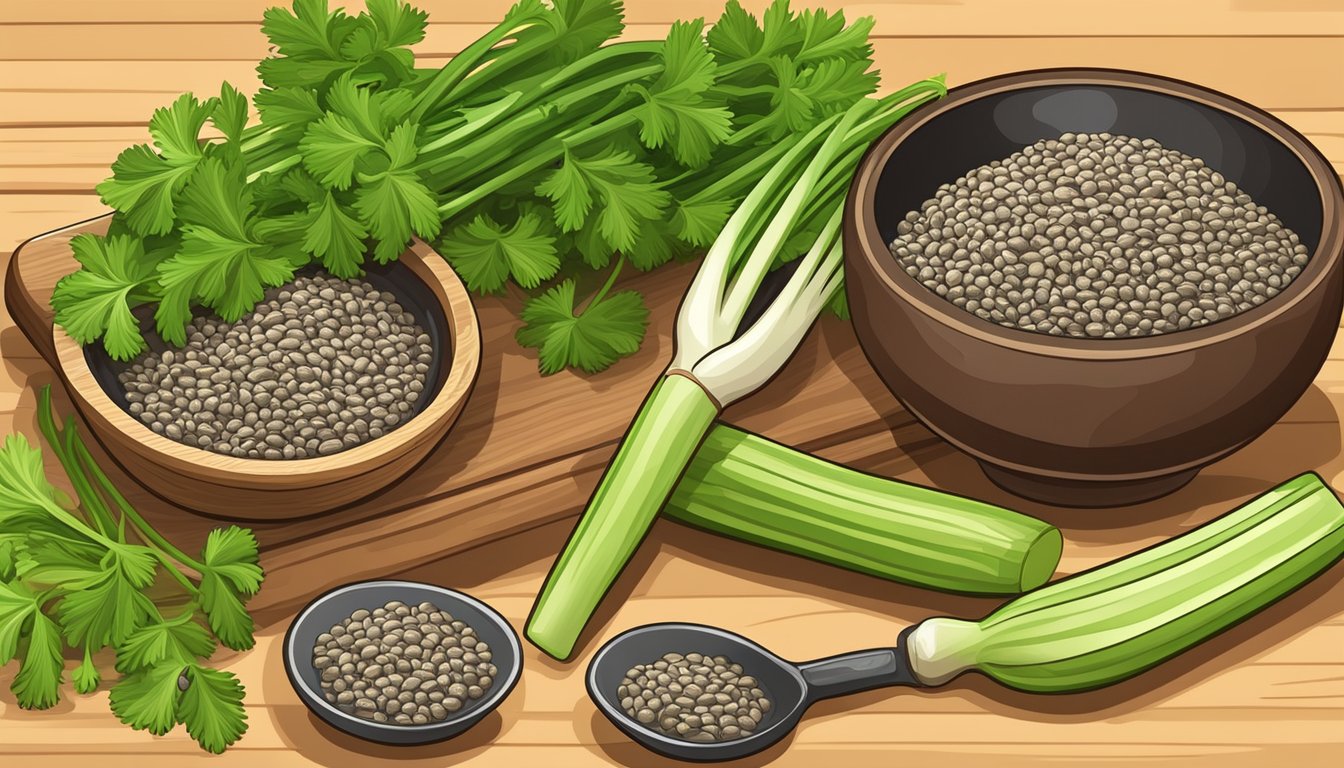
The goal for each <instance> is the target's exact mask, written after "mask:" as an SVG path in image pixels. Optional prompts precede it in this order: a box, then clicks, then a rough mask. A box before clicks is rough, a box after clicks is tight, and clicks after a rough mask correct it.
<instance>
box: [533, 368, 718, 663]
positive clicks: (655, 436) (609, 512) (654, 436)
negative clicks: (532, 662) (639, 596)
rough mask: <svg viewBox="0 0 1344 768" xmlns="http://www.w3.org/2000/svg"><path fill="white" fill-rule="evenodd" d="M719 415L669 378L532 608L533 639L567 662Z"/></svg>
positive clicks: (694, 388) (694, 391)
mask: <svg viewBox="0 0 1344 768" xmlns="http://www.w3.org/2000/svg"><path fill="white" fill-rule="evenodd" d="M717 415H718V407H717V406H716V405H715V403H714V401H713V400H711V399H710V397H709V395H707V394H705V391H704V390H703V389H701V388H700V385H699V384H697V383H695V382H694V381H691V380H690V379H688V378H686V377H685V376H678V375H668V376H664V377H663V378H662V379H661V380H660V381H659V382H658V383H657V384H656V385H654V388H653V391H652V392H650V393H649V396H648V398H647V399H646V400H645V401H644V405H643V406H641V408H640V410H639V415H638V416H636V417H635V421H634V423H632V424H631V425H630V431H629V432H627V433H626V435H625V439H624V440H622V441H621V447H620V448H619V449H618V450H617V452H616V456H615V458H613V459H612V460H611V463H610V464H609V465H608V466H607V471H606V472H605V473H604V474H603V475H602V480H601V481H600V482H599V483H598V486H597V490H596V491H594V492H593V497H592V499H591V500H590V501H589V502H588V507H587V509H586V510H585V511H584V513H583V516H582V517H581V518H580V519H579V522H578V525H576V526H575V528H574V532H573V533H571V534H570V537H569V541H567V542H566V543H565V549H564V551H562V552H561V553H560V556H559V557H558V558H557V559H556V561H555V565H554V566H552V568H551V573H550V575H549V576H547V578H546V585H545V587H543V588H542V592H541V594H540V595H538V597H537V602H536V604H535V605H534V606H533V607H532V615H531V616H530V617H529V618H528V621H527V631H526V634H527V638H528V639H529V640H531V641H532V643H534V644H535V645H536V646H537V647H538V648H540V649H542V650H543V651H545V652H546V653H548V654H550V655H551V656H554V657H555V658H557V659H565V658H568V657H569V655H570V653H572V652H573V650H574V643H575V641H576V640H577V639H578V636H579V633H580V632H581V631H582V630H583V627H584V625H585V624H587V622H588V618H589V617H590V616H591V615H592V613H593V611H594V609H596V608H597V605H598V603H599V602H601V600H602V597H603V596H605V595H606V593H607V590H609V589H610V588H611V585H612V584H613V583H614V582H615V581H616V577H617V576H618V575H619V574H620V572H621V569H623V568H624V567H625V564H626V562H627V561H628V560H629V559H630V557H631V555H633V554H634V552H635V549H636V547H638V546H639V542H640V541H642V540H643V539H644V536H645V534H647V533H648V530H649V527H650V526H651V525H653V519H654V517H655V516H657V514H658V510H659V509H660V508H662V506H663V504H664V503H665V502H666V501H667V497H668V496H669V495H670V494H671V493H672V489H673V487H674V486H675V485H676V483H677V480H678V479H679V478H680V477H681V474H682V472H683V471H685V469H686V465H687V464H689V463H690V461H691V457H692V456H694V455H695V451H696V449H697V448H699V447H700V442H701V440H703V439H704V437H705V433H706V432H708V431H709V428H710V426H711V425H712V424H713V423H714V419H715V417H716V416H717Z"/></svg>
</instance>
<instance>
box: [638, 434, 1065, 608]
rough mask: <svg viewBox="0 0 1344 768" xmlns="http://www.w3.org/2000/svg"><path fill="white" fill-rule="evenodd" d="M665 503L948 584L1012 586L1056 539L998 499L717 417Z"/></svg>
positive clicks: (731, 527)
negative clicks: (829, 456) (918, 480)
mask: <svg viewBox="0 0 1344 768" xmlns="http://www.w3.org/2000/svg"><path fill="white" fill-rule="evenodd" d="M664 513H665V514H666V515H667V516H668V517H670V518H671V519H673V520H676V521H678V522H682V523H687V524H689V525H693V526H695V527H698V528H703V529H706V530H710V531H713V532H715V533H720V534H723V535H725V536H730V537H733V538H736V539H741V540H744V541H750V542H752V543H755V544H760V545H762V546H766V547H771V548H773V549H779V550H783V551H785V552H791V553H793V554H797V555H802V556H804V557H810V558H812V559H815V560H821V561H823V562H827V563H831V564H833V565H838V566H841V567H843V568H848V569H850V570H853V571H859V572H862V573H868V574H872V575H874V576H880V577H882V578H887V579H893V580H895V581H901V582H905V583H908V584H915V585H918V586H921V587H929V588H932V589H941V590H945V591H950V592H968V593H978V594H1014V595H1015V594H1018V593H1019V592H1025V591H1027V590H1031V589H1035V588H1036V587H1039V586H1041V585H1042V584H1044V583H1045V582H1046V581H1047V580H1049V578H1050V576H1051V575H1052V574H1053V573H1054V572H1055V566H1056V565H1058V563H1059V556H1060V550H1061V548H1062V545H1063V539H1062V538H1061V536H1060V534H1059V530H1058V529H1056V528H1055V527H1054V526H1052V525H1050V524H1049V523H1046V522H1042V521H1040V520H1037V519H1035V518H1032V517H1027V516H1026V515H1021V514H1018V513H1016V512H1013V511H1011V510H1008V509H1004V508H1003V507H996V506H994V505H993V504H986V503H984V502H981V501H976V500H974V499H968V498H965V497H963V496H956V495H953V494H950V493H943V492H940V491H935V490H933V489H930V488H923V487H921V486H918V485H911V484H909V483H902V482H900V481H897V480H889V479H887V478H882V477H877V476H875V475H869V474H865V473H863V472H859V471H857V470H853V469H849V468H848V467H843V466H840V465H839V464H833V463H831V462H829V461H826V460H824V459H819V458H817V457H815V456H811V455H809V454H807V453H803V452H802V451H798V450H794V449H792V448H789V447H787V446H783V445H780V444H779V443H776V442H773V441H771V440H767V439H765V438H763V437H759V436H757V435H753V434H751V433H749V432H743V431H742V430H738V429H734V428H732V427H727V426H716V427H715V428H714V429H713V430H712V431H711V432H710V433H709V436H708V437H706V438H705V442H704V444H703V445H701V446H700V450H699V452H698V453H696V455H695V458H694V460H692V462H691V466H690V467H689V468H688V469H687V470H686V475H685V477H683V478H682V480H681V482H680V483H679V484H678V485H677V489H676V491H675V492H673V494H672V498H671V499H670V500H669V501H668V503H667V507H666V508H665V510H664Z"/></svg>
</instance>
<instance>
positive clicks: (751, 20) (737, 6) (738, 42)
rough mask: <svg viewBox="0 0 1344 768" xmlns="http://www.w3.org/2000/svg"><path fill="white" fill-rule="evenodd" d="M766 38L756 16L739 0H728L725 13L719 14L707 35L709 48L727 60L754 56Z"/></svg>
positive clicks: (717, 55)
mask: <svg viewBox="0 0 1344 768" xmlns="http://www.w3.org/2000/svg"><path fill="white" fill-rule="evenodd" d="M764 39H765V35H764V33H763V32H761V28H760V26H759V25H758V24H757V22H756V17H755V16H753V15H752V14H750V13H748V12H747V10H746V9H744V8H743V7H742V4H741V3H739V2H738V0H728V4H727V5H726V6H724V9H723V15H721V16H719V20H718V21H717V22H715V23H714V25H713V26H712V27H710V28H709V33H708V34H707V35H706V40H707V41H708V43H709V50H710V51H711V52H712V53H714V54H715V56H716V57H717V58H720V59H722V60H725V61H740V60H743V59H750V58H752V57H753V56H754V55H755V54H756V52H757V51H759V50H761V45H762V43H763V41H764Z"/></svg>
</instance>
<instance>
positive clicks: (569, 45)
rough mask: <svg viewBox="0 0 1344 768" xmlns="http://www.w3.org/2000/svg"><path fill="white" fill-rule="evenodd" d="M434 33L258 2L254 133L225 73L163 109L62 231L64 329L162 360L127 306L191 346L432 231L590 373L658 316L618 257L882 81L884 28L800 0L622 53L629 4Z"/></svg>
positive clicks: (690, 232)
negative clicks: (619, 282) (876, 41)
mask: <svg viewBox="0 0 1344 768" xmlns="http://www.w3.org/2000/svg"><path fill="white" fill-rule="evenodd" d="M425 22H426V14H425V13H424V12H422V11H419V10H416V9H414V8H412V7H411V6H409V5H407V4H405V3H404V2H402V0H368V2H367V11H365V12H362V13H359V14H358V15H354V16H351V15H348V14H346V13H345V12H344V11H342V10H331V9H329V8H328V5H327V0H295V2H294V3H293V6H292V9H284V8H272V9H270V10H268V11H266V13H265V16H264V22H263V24H262V31H263V32H264V33H265V34H266V36H267V37H268V38H269V40H270V43H271V45H272V46H273V48H274V51H275V55H273V56H272V57H270V58H267V59H265V60H264V61H262V62H261V63H260V65H259V66H258V68H257V71H258V73H259V75H260V77H261V80H262V83H263V84H264V87H263V88H262V89H261V90H260V91H259V92H258V93H257V94H256V95H255V97H254V98H253V105H254V106H255V108H256V110H257V112H258V113H259V114H260V118H261V119H260V123H258V124H253V125H248V124H247V122H248V103H247V99H246V98H245V97H244V96H243V95H242V94H241V93H240V92H239V91H238V90H237V89H235V88H233V87H232V86H231V85H229V84H227V83H226V84H224V85H223V86H222V88H221V90H220V93H219V95H218V96H212V97H210V98H206V99H204V100H202V99H198V98H197V97H196V96H194V95H192V94H184V95H183V96H181V97H179V98H178V99H177V100H176V101H174V102H173V103H172V104H170V105H168V106H166V107H163V108H161V109H159V110H157V111H155V112H154V114H153V116H152V117H151V118H150V123H149V129H150V135H151V137H152V140H153V143H152V145H149V144H140V145H136V146H133V147H131V148H129V149H127V150H125V151H124V152H122V153H121V155H120V156H119V157H118V158H117V160H116V162H115V163H114V164H113V166H112V176H111V178H109V179H108V180H106V181H104V182H103V183H101V184H100V185H98V192H99V194H100V195H101V196H102V199H103V201H104V202H105V203H107V204H108V205H109V206H111V207H112V208H114V209H115V210H116V215H115V216H114V218H113V221H112V224H111V227H110V230H109V232H108V233H107V235H106V236H101V237H99V236H92V235H85V236H81V237H79V238H76V240H75V241H74V243H73V244H72V245H73V247H74V251H75V256H76V258H77V259H78V260H79V262H80V264H81V269H80V270H79V271H78V272H76V273H74V274H72V275H69V276H68V277H66V278H65V279H64V280H62V281H61V282H60V284H59V285H58V286H57V289H56V291H55V293H54V295H53V296H52V305H53V307H54V309H55V311H56V319H57V322H58V323H60V324H61V325H62V326H64V327H65V329H66V330H67V331H68V332H69V333H70V334H71V335H72V336H73V337H75V338H76V339H77V340H79V341H80V342H81V343H86V344H87V343H92V342H94V341H97V340H99V339H101V340H102V343H103V345H104V346H105V348H106V349H107V351H108V353H109V354H111V355H112V356H113V357H114V358H117V359H122V360H125V359H130V358H132V357H134V356H135V355H136V354H138V353H140V352H142V351H143V350H144V349H145V348H146V343H145V340H144V338H143V336H142V334H141V331H140V327H139V323H138V322H137V320H136V317H135V315H133V314H132V310H133V309H134V308H135V307H138V306H141V305H153V306H154V318H155V322H156V326H157V331H158V332H159V334H161V335H162V336H163V337H164V338H165V339H167V340H168V341H170V342H175V343H181V342H182V341H183V339H184V335H185V333H184V331H185V326H186V324H187V323H188V322H189V321H190V319H191V308H192V307H194V306H197V305H201V306H204V307H207V308H209V309H210V310H213V311H214V312H215V313H217V314H219V315H220V316H221V317H223V318H224V319H226V320H230V321H233V320H237V319H238V318H240V317H242V316H243V315H245V314H247V313H248V312H249V311H250V310H251V309H252V307H253V306H254V305H255V304H256V302H257V301H258V300H259V299H260V298H261V296H262V295H263V293H264V291H265V290H266V288H268V287H271V286H276V285H279V284H282V283H284V282H286V281H288V280H289V279H291V278H292V276H293V274H294V272H295V270H297V269H300V268H302V267H304V266H306V265H309V264H318V265H321V266H322V267H323V268H325V269H327V270H328V271H330V272H331V273H332V274H335V275H337V276H341V277H353V276H356V275H358V274H360V273H361V270H362V269H363V268H364V266H365V264H366V261H367V259H369V258H372V259H373V260H374V261H377V262H388V261H391V260H394V259H396V258H397V257H398V255H399V254H400V253H401V252H402V251H403V250H404V249H405V248H406V245H407V243H408V242H409V240H410V239H411V238H412V237H420V238H424V239H426V240H430V241H434V242H436V244H437V247H438V249H439V251H440V252H441V253H442V254H443V255H444V256H445V258H447V259H448V260H449V261H450V262H451V263H452V264H453V266H454V267H455V268H456V269H457V270H458V272H459V274H461V275H462V277H463V279H464V280H465V282H466V283H467V286H468V287H469V288H470V289H471V290H472V291H474V292H476V293H481V294H486V293H495V292H498V291H502V290H505V289H506V288H508V287H509V286H510V284H512V285H514V286H516V290H522V291H526V292H528V293H529V297H528V300H527V303H526V305H525V307H524V309H523V313H522V315H523V320H524V326H523V327H522V328H521V329H520V330H519V332H518V340H519V342H520V343H522V344H524V345H526V346H529V347H535V348H537V349H538V352H539V354H538V357H539V364H540V367H541V370H542V372H543V373H553V372H555V371H558V370H561V369H563V368H565V367H568V366H573V367H577V368H580V369H583V370H585V371H598V370H601V369H603V368H605V367H607V366H608V365H610V364H611V363H612V362H614V361H615V360H617V359H619V358H621V357H623V356H625V355H628V354H631V353H633V352H634V351H635V350H636V349H638V348H639V346H640V343H641V342H642V340H643V336H644V329H645V325H646V324H647V319H648V311H647V309H646V307H645V306H644V302H643V299H642V297H640V296H639V295H638V294H637V293H634V292H632V291H628V290H613V289H612V283H613V279H614V277H615V275H617V274H618V273H619V272H620V271H621V269H622V267H623V265H624V264H626V263H627V262H628V263H629V264H630V265H631V266H632V267H634V268H635V269H638V270H650V269H654V268H656V267H658V266H660V265H662V264H665V263H667V262H669V261H671V260H673V259H677V258H686V257H690V256H692V255H694V254H695V253H696V251H697V249H700V248H703V247H704V246H707V245H708V244H709V243H710V242H712V241H713V240H714V238H715V236H717V234H718V232H719V230H720V229H721V228H722V227H723V225H724V223H725V222H726V221H727V218H728V215H729V213H730V212H731V211H732V210H733V209H734V207H735V206H736V205H737V204H738V203H739V202H741V200H742V199H743V198H744V197H745V196H746V194H747V193H748V191H750V189H751V188H752V186H753V185H754V184H755V182H756V181H757V180H759V179H760V177H761V176H762V175H763V174H764V173H765V172H766V170H767V169H769V168H770V167H771V165H772V164H773V163H774V162H775V161H777V160H778V159H779V156H780V154H781V152H782V151H783V150H782V149H781V147H783V146H784V145H786V144H787V142H786V141H784V140H785V139H786V138H788V137H791V136H795V135H799V134H802V133H806V132H807V131H809V130H811V129H812V128H813V127H815V126H816V125H817V124H819V123H820V122H821V121H823V120H825V119H826V118H828V117H830V116H832V115H835V114H838V113H840V112H843V111H844V110H845V109H846V108H848V107H849V106H850V105H852V104H854V103H855V102H856V101H858V100H859V99H861V98H862V97H864V96H865V95H866V94H868V93H870V92H872V91H873V90H874V88H876V86H877V74H876V73H875V72H873V71H871V66H872V61H871V48H870V46H869V44H868V41H867V35H868V31H869V30H870V29H871V27H872V21H871V19H867V18H864V19H860V20H858V21H856V22H854V23H853V24H850V25H848V26H847V25H846V21H845V19H844V17H843V16H842V15H840V14H828V13H826V12H824V11H804V12H801V13H795V12H793V11H792V10H790V8H789V5H788V2H787V0H777V2H775V3H774V4H773V5H771V6H770V7H769V9H768V10H766V11H765V13H764V14H763V16H762V17H761V19H760V20H759V21H758V20H757V19H756V18H755V17H754V16H752V15H751V14H749V13H748V12H746V11H745V10H743V8H742V7H741V6H740V5H739V4H738V2H737V0H729V2H728V5H727V7H726V8H725V10H724V12H723V15H722V16H721V17H720V19H719V20H718V22H717V23H716V24H714V25H713V26H712V27H711V28H710V29H709V31H708V32H707V33H706V31H705V24H704V22H703V21H702V20H694V21H683V22H677V23H676V24H674V25H673V26H672V28H671V30H670V31H669V33H668V35H667V37H666V38H665V39H663V40H661V41H631V42H611V41H612V40H613V38H615V37H616V36H618V35H619V34H620V33H621V32H622V31H623V29H624V24H623V14H622V8H621V5H620V3H619V2H616V0H553V3H551V4H549V5H547V4H543V3H542V2H541V0H519V1H518V2H517V3H516V4H515V5H514V6H513V7H512V8H510V9H509V11H508V12H507V13H506V14H505V15H504V18H503V19H502V20H501V21H500V23H499V24H497V25H495V26H494V27H493V28H492V29H491V30H490V31H488V32H487V33H486V34H485V35H483V36H482V37H481V38H480V39H479V40H476V41H475V42H473V43H471V44H470V45H468V46H467V47H466V48H465V49H464V50H462V51H461V52H460V53H459V54H458V55H456V56H454V57H453V58H452V59H451V60H450V61H449V62H448V64H447V65H445V66H443V67H442V68H438V69H433V68H418V67H416V62H415V58H414V56H413V55H412V53H411V51H410V48H409V47H410V46H412V45H415V44H416V43H418V42H420V41H421V40H422V39H423V38H424V33H425ZM207 127H208V129H209V131H210V134H211V137H210V138H202V131H204V130H206V129H207ZM823 213H827V212H817V213H816V215H815V216H813V217H812V218H811V219H810V220H809V222H808V226H805V227H803V228H800V229H799V231H798V232H797V233H796V238H797V242H800V243H806V242H810V238H814V237H815V235H816V233H817V232H819V231H820V229H821V227H822V226H823V225H824V223H825V221H824V218H825V216H823V215H822V214H823ZM837 301H839V300H837ZM837 308H838V305H837Z"/></svg>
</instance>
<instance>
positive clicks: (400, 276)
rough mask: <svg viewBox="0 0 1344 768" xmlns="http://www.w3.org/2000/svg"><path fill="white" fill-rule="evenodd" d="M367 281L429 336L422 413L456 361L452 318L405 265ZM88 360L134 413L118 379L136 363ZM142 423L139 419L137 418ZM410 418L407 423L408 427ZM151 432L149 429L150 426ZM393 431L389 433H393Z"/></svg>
mask: <svg viewBox="0 0 1344 768" xmlns="http://www.w3.org/2000/svg"><path fill="white" fill-rule="evenodd" d="M318 271H319V269H318V268H317V267H307V268H304V269H302V270H300V271H299V272H298V273H297V274H298V275H313V274H317V272H318ZM363 280H364V281H365V282H367V283H368V284H369V285H372V286H373V287H374V288H377V289H378V290H379V291H385V292H389V293H391V294H392V295H393V296H395V297H396V300H397V303H398V304H400V305H401V306H402V308H403V309H404V310H406V311H407V312H410V313H411V314H412V315H414V316H415V321H416V323H418V324H419V325H420V327H421V328H423V329H424V331H425V333H427V334H429V341H430V346H431V347H432V348H433V356H432V357H431V359H430V363H429V374H428V378H427V381H426V386H425V390H424V391H425V394H426V395H427V396H426V397H421V398H420V399H419V400H417V401H416V402H415V404H414V405H413V406H412V408H411V415H412V416H414V415H415V414H418V413H420V412H421V411H422V410H424V409H425V407H426V406H428V405H429V403H431V402H433V400H434V398H435V397H437V396H438V394H439V390H441V389H442V388H443V382H444V380H445V379H446V378H447V371H448V366H446V365H443V364H442V363H443V362H444V360H445V356H447V359H448V360H449V361H451V359H452V357H451V356H452V334H451V333H449V329H448V318H447V316H446V315H445V314H444V312H443V310H442V308H441V307H440V305H439V301H438V299H437V298H435V296H434V292H433V291H432V290H431V289H430V287H429V286H428V285H426V284H425V282H424V281H423V280H421V279H420V278H419V277H418V276H417V275H416V274H415V273H414V272H413V271H411V269H410V267H407V266H406V265H405V264H402V263H401V262H392V263H391V264H369V265H366V267H365V274H364V277H363ZM275 292H277V291H276V289H272V290H271V291H268V292H267V294H266V295H267V298H270V297H271V296H273V295H274V293H275ZM206 313H207V311H206V310H204V309H201V308H199V307H198V308H197V310H196V315H197V316H201V315H203V314H206ZM136 315H137V317H139V318H140V329H141V331H142V332H143V333H144V335H145V340H146V342H147V343H148V345H149V351H150V352H153V353H155V354H161V353H162V352H163V351H164V350H167V349H169V348H170V345H169V344H168V343H167V342H165V341H164V340H163V339H162V338H161V337H160V336H159V334H158V333H157V332H155V330H154V319H153V316H152V308H151V307H140V308H139V309H138V310H136ZM84 359H85V360H86V361H87V362H88V365H89V370H90V371H92V372H93V376H94V378H95V379H97V381H98V384H99V385H100V386H101V387H102V388H103V391H104V392H106V393H107V396H108V397H110V398H111V399H112V402H114V403H116V404H117V407H119V408H121V409H122V410H123V411H126V412H127V413H130V403H129V402H128V401H127V399H126V392H125V390H124V389H122V386H121V382H119V381H118V380H117V377H118V376H119V375H120V374H121V372H122V371H124V370H126V369H127V368H129V367H130V366H131V364H132V362H134V361H131V362H119V361H117V360H113V359H112V358H111V357H109V356H108V354H107V352H106V351H105V350H104V349H103V346H102V345H101V344H87V345H85V346H84ZM137 421H139V419H137ZM407 421H409V419H407V420H403V421H402V422H401V423H402V424H405V423H406V422H407ZM146 429H148V427H146ZM391 431H394V430H389V434H390V432H391Z"/></svg>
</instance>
